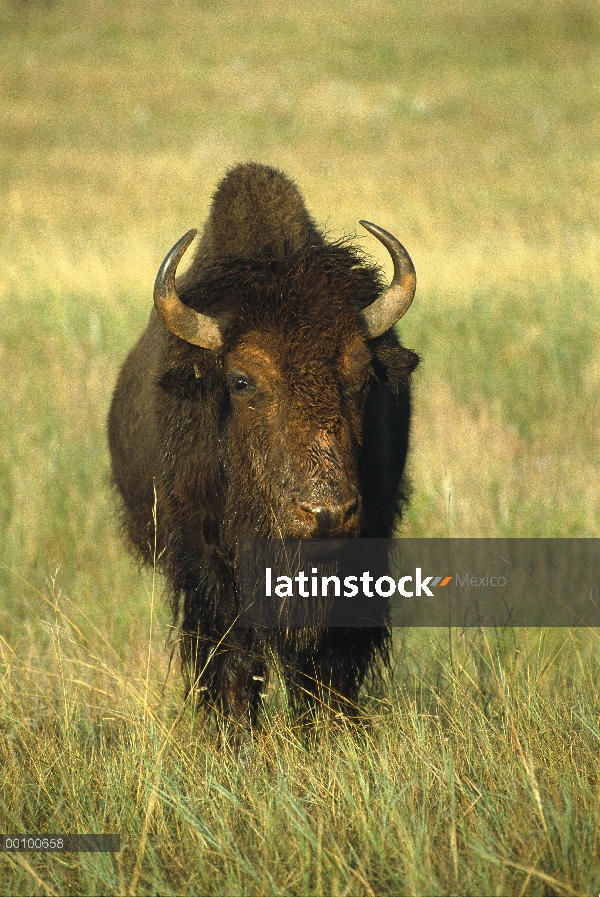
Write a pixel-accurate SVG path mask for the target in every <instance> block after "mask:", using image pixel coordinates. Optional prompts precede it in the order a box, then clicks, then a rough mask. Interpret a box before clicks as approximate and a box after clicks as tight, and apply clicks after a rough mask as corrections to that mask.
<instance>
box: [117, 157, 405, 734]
mask: <svg viewBox="0 0 600 897" xmlns="http://www.w3.org/2000/svg"><path fill="white" fill-rule="evenodd" d="M381 290H382V284H381V281H380V278H379V276H378V272H377V271H376V269H374V268H372V267H371V266H369V265H367V264H365V262H364V261H363V259H362V258H361V256H360V255H359V254H358V253H357V251H356V250H355V249H353V248H352V247H351V246H349V245H347V244H345V243H328V242H326V241H325V239H324V238H323V236H322V234H321V233H320V232H319V231H318V230H317V228H316V226H315V225H314V223H313V221H312V219H311V218H310V216H309V215H308V213H307V212H306V209H305V207H304V203H303V201H302V198H301V196H300V193H299V192H298V190H297V188H296V187H295V185H294V184H293V183H292V182H291V181H289V180H288V179H287V178H286V177H285V176H284V175H282V174H281V173H280V172H278V171H276V170H274V169H271V168H267V167H265V166H261V165H255V164H248V165H240V166H238V167H236V168H234V169H233V170H232V171H231V172H230V173H229V174H228V175H227V176H226V177H225V178H224V180H223V181H222V182H221V184H220V185H219V187H218V189H217V192H216V194H215V197H214V200H213V205H212V209H211V212H210V215H209V218H208V221H207V224H206V227H205V231H204V235H203V237H202V239H201V241H200V245H199V248H198V250H197V253H196V256H195V258H194V260H193V262H192V265H191V267H190V269H189V270H188V271H187V272H186V274H185V275H184V276H183V277H181V278H180V279H179V281H178V292H179V294H180V296H181V298H182V300H183V301H184V302H185V303H186V304H188V305H189V306H191V307H192V308H194V309H196V310H198V311H202V312H207V313H213V314H217V313H218V314H219V315H221V316H223V315H228V319H229V321H230V324H229V325H228V327H227V329H226V331H225V333H224V346H223V350H222V351H221V352H219V353H213V352H211V351H209V350H207V349H202V348H197V347H195V346H192V345H190V344H188V343H185V342H183V341H182V340H181V339H179V338H178V337H176V336H174V335H173V334H171V333H170V332H169V331H167V330H166V329H165V327H164V326H163V324H162V323H161V321H160V320H159V318H158V316H157V314H156V312H154V311H153V312H152V314H151V317H150V322H149V324H148V327H147V329H146V331H145V333H144V334H143V335H142V337H141V339H140V340H139V342H138V344H137V345H136V346H135V348H134V349H133V351H132V352H131V354H130V356H129V358H128V359H127V361H126V362H125V365H124V366H123V369H122V371H121V375H120V377H119V381H118V383H117V387H116V390H115V394H114V398H113V403H112V407H111V411H110V416H109V442H110V449H111V456H112V469H113V479H114V482H115V484H116V486H117V488H118V490H119V492H120V494H121V497H122V501H123V510H124V523H125V527H126V530H127V533H128V536H129V539H130V542H131V544H132V546H133V547H134V548H135V550H136V551H137V552H138V553H139V555H140V556H141V557H142V558H143V560H144V561H146V562H148V563H151V562H152V558H153V543H154V524H153V514H152V511H153V505H154V488H155V489H156V496H157V510H158V515H157V539H158V552H159V553H160V556H161V566H162V568H163V569H164V572H165V574H166V577H167V580H168V583H169V585H170V588H171V593H172V602H173V612H174V618H175V622H176V624H178V625H180V626H181V631H182V638H181V656H182V662H183V666H184V668H185V670H186V671H187V673H188V675H189V676H190V677H191V681H192V682H193V681H194V679H197V678H198V677H201V683H200V684H201V686H203V690H202V691H201V692H200V694H201V695H202V696H204V697H205V698H207V699H208V700H209V701H210V702H212V703H213V704H216V705H217V706H220V707H221V709H222V710H223V711H224V712H225V714H226V715H227V716H229V717H231V718H234V719H245V720H246V721H247V722H254V720H255V717H256V710H257V704H258V701H259V692H260V690H261V689H262V688H263V687H264V684H263V683H262V682H261V681H260V680H259V679H257V678H253V677H265V676H266V675H267V667H266V660H265V658H266V657H267V656H268V654H269V652H272V651H275V652H276V653H277V655H278V656H279V658H280V660H281V661H282V663H283V664H284V667H285V668H286V670H287V672H288V678H289V682H290V688H291V693H292V696H293V698H294V700H296V701H297V702H298V703H302V696H303V695H305V694H306V693H307V692H308V693H311V694H313V695H316V694H317V693H319V694H320V695H321V696H323V692H322V691H321V692H320V691H319V689H320V688H321V687H322V686H324V687H326V688H327V687H328V688H329V689H330V690H331V691H330V693H331V694H335V695H336V700H335V701H334V703H336V702H337V704H338V705H340V704H343V703H344V702H345V701H346V702H355V701H356V699H357V695H358V689H359V688H360V685H361V683H362V681H363V679H364V677H365V675H366V673H367V672H368V670H369V669H371V668H372V666H373V664H374V662H375V661H376V659H377V657H378V656H385V653H386V645H387V639H388V632H387V631H386V630H381V629H354V630H345V629H333V628H332V629H326V628H325V629H322V630H320V631H317V632H315V631H312V630H311V631H310V632H308V631H307V632H305V633H304V634H302V633H301V634H300V635H299V636H297V637H295V638H291V637H289V636H288V635H286V634H285V633H283V632H281V631H277V630H272V631H270V632H265V631H258V630H256V629H246V630H243V629H232V630H231V631H229V630H230V627H231V625H232V623H233V621H234V619H235V617H236V614H237V613H238V610H239V607H238V603H239V598H238V591H237V582H236V573H235V570H236V559H237V543H238V540H239V539H240V538H244V537H249V538H253V537H275V538H279V537H281V536H289V537H300V538H306V537H310V536H314V535H319V536H351V537H352V536H364V537H389V536H390V535H391V532H392V527H393V523H394V520H395V518H396V516H397V514H398V513H399V511H400V508H401V503H402V500H403V490H402V473H403V469H404V462H405V458H406V451H407V443H408V430H409V414H410V406H409V388H408V381H409V375H410V372H411V371H412V370H413V369H414V367H415V366H416V364H417V357H416V356H415V355H414V353H412V352H411V351H409V350H407V349H404V348H402V347H401V346H400V345H399V343H398V340H397V338H396V336H395V334H394V333H393V331H388V333H386V334H384V335H383V336H381V337H379V338H378V339H375V340H371V341H367V340H366V339H365V336H364V331H363V325H362V322H361V319H360V316H359V312H360V310H361V309H362V308H364V307H365V306H367V305H369V304H370V303H371V302H372V301H373V300H374V299H375V298H377V296H378V295H379V294H380V292H381ZM241 374H243V378H242V380H243V382H246V383H249V386H248V387H247V388H246V389H243V390H241V391H240V389H239V387H240V375H241ZM248 390H250V392H248ZM314 508H317V509H325V511H324V512H321V511H320V510H319V514H318V515H316V514H313V513H312V512H311V510H310V509H314ZM340 508H343V509H344V510H343V512H340V511H339V509H340ZM307 509H308V510H307ZM327 509H333V510H332V511H331V513H330V512H329V511H328V510H327ZM336 509H338V510H336ZM226 633H228V634H227V635H226V636H225V634H226ZM224 636H225V638H224V640H223V641H222V642H221V640H222V639H223V637H224ZM217 644H219V648H218V650H217V651H216V652H215V651H214V648H215V645H217Z"/></svg>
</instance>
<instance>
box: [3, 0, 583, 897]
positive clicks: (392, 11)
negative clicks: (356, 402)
mask: <svg viewBox="0 0 600 897" xmlns="http://www.w3.org/2000/svg"><path fill="white" fill-rule="evenodd" d="M599 48H600V7H599V6H598V3H597V2H596V0H548V2H547V3H546V4H543V5H542V4H539V3H535V2H533V0H503V2H500V0H479V2H476V0H455V2H449V0H440V2H438V3H435V4H434V3H426V2H424V0H406V2H405V3H402V4H401V3H398V2H394V0H381V2H379V3H377V4H373V3H368V2H366V0H348V2H346V3H343V4H342V3H332V2H325V0H305V2H303V3H300V2H298V0H288V2H286V3H279V4H276V3H274V2H268V0H253V2H248V0H188V2H183V0H181V2H179V0H162V2H160V3H159V2H157V0H146V2H145V3H141V2H139V0H132V2H126V3H123V2H116V0H82V2H75V0H0V69H1V72H2V77H1V78H0V148H1V152H0V196H1V197H2V207H3V208H4V213H3V225H4V226H3V227H2V228H1V229H0V261H1V270H2V275H3V276H2V278H1V280H0V307H1V315H0V415H1V416H0V423H1V428H0V831H1V832H12V833H30V832H119V833H120V834H121V843H122V850H121V852H120V853H119V854H94V853H89V854H85V853H80V854H69V855H49V854H24V853H22V854H18V855H8V854H0V893H3V894H16V895H26V894H49V895H52V894H61V895H62V894H118V895H124V894H132V895H133V894H156V893H160V894H190V895H191V894H215V895H221V894H236V895H237V894H257V895H262V894H281V895H287V894H290V895H309V894H310V895H312V894H314V895H329V894H332V895H339V897H342V895H354V894H357V895H358V894H360V895H363V894H365V895H377V897H380V895H387V894H389V895H396V894H411V895H429V894H440V895H443V894H456V893H462V894H470V895H491V894H496V895H503V894H515V895H530V894H531V895H549V894H557V895H580V894H592V893H598V892H599V891H600V797H599V795H600V790H599V789H600V786H599V779H600V776H599V772H600V770H599V759H600V703H599V699H598V682H599V680H600V653H599V649H600V645H599V643H598V633H597V632H595V631H557V630H555V631H551V630H549V631H535V630H531V631H507V632H494V633H491V632H488V631H481V632H475V631H466V632H456V631H450V632H441V631H437V630H436V631H423V630H419V631H416V630H413V631H407V632H398V633H396V651H395V656H396V663H395V666H396V668H395V671H394V675H393V677H392V678H390V680H389V681H388V682H387V683H386V684H385V685H384V687H383V688H382V687H378V688H375V687H373V688H366V689H365V690H364V694H363V696H362V699H361V700H362V704H363V709H364V711H365V715H366V717H367V718H368V724H367V725H365V726H364V727H346V726H345V725H342V724H340V725H337V726H334V725H332V724H331V723H330V722H327V721H322V722H321V724H320V725H319V727H318V734H316V732H311V731H309V732H308V733H307V732H306V731H304V730H302V729H298V727H297V726H296V725H295V723H294V720H293V719H292V718H290V716H289V714H288V709H287V707H286V703H285V698H284V691H283V688H282V686H281V683H280V681H279V678H278V674H277V673H275V674H274V675H273V676H272V678H271V681H270V683H269V684H268V687H267V685H266V684H265V688H266V691H265V694H266V695H267V696H266V697H265V698H264V720H263V726H262V728H261V730H260V732H258V733H257V734H256V736H255V738H254V741H253V743H252V745H251V746H250V748H249V749H248V750H247V751H246V752H245V754H244V755H243V756H239V755H236V754H234V753H232V752H231V751H230V750H229V749H228V748H227V747H224V746H223V743H222V741H221V740H220V738H219V733H218V731H217V730H216V728H215V725H214V721H213V722H211V721H210V720H206V719H204V718H203V717H202V716H201V715H199V714H198V713H196V712H195V709H194V707H193V706H191V705H190V704H184V702H183V698H182V687H181V681H180V678H179V675H178V673H177V670H176V666H177V665H176V664H175V663H174V664H173V665H172V667H171V666H170V665H169V647H168V640H169V636H170V633H169V621H168V616H167V614H166V612H165V610H164V606H163V597H164V595H163V584H162V582H161V580H160V578H159V577H153V575H152V571H140V570H138V568H137V567H136V565H135V563H134V562H133V561H131V560H130V558H129V557H128V556H127V554H126V551H125V549H124V547H123V544H122V542H121V540H120V537H119V533H118V527H117V522H116V520H115V503H114V498H113V496H112V494H111V490H110V486H109V462H108V451H107V447H106V438H105V418H106V413H107V410H108V404H109V401H110V396H111V392H112V389H113V387H114V383H115V379H116V375H117V372H118V369H119V366H120V364H121V363H122V361H123V360H124V358H125V355H126V353H127V351H128V349H129V348H130V347H131V346H132V344H133V342H134V341H135V340H136V338H137V336H138V335H139V333H140V332H141V330H142V329H143V327H144V325H145V322H146V320H147V317H148V315H149V312H150V308H151V296H152V284H153V281H154V276H155V273H156V270H157V268H158V265H159V264H160V262H161V261H162V258H163V256H164V254H165V253H166V251H167V250H168V249H169V248H170V247H171V245H172V244H173V243H174V242H175V240H176V239H177V238H178V237H179V236H180V235H181V234H183V233H184V232H185V231H186V230H188V229H189V228H190V227H192V226H201V225H202V222H203V220H204V218H205V216H206V213H207V209H208V204H209V201H210V196H211V194H212V191H213V190H214V187H215V185H216V183H217V181H218V179H219V178H220V177H221V176H222V174H223V172H224V171H225V169H226V168H227V166H229V165H231V164H234V163H236V162H239V161H243V160H247V159H254V160H256V161H260V162H265V163H269V164H274V165H277V166H278V167H280V168H282V169H283V170H284V171H286V172H287V173H288V174H290V175H291V176H292V177H294V178H295V180H296V181H297V182H298V184H299V185H300V187H301V189H302V191H303V194H304V196H305V199H306V203H307V206H308V208H309V209H310V211H311V212H312V213H313V214H314V216H315V218H316V219H317V221H318V222H320V223H321V224H324V225H326V227H327V230H328V232H329V233H330V234H331V235H332V236H334V237H337V236H341V235H343V234H356V236H357V239H359V240H360V245H361V246H362V247H363V248H364V250H365V251H367V252H369V253H371V254H372V256H373V257H374V258H375V259H377V260H378V261H379V262H380V263H381V264H382V266H383V267H384V268H385V270H386V271H388V272H389V270H390V264H389V259H388V257H387V254H386V252H385V250H384V249H383V248H382V247H381V246H379V244H377V242H376V241H375V240H373V239H372V238H371V237H369V236H367V235H362V234H359V233H358V231H359V230H361V229H360V228H359V226H358V219H359V218H367V219H369V220H371V221H375V222H377V223H379V224H380V225H381V226H383V227H385V228H387V229H389V230H391V231H392V232H393V233H395V234H396V235H397V236H398V238H399V239H400V240H401V241H402V242H403V243H404V244H405V245H406V247H407V249H408V250H409V252H410V254H411V256H412V258H413V261H414V263H415V266H416V269H417V275H418V282H419V283H418V288H417V296H416V299H415V302H414V303H413V306H412V308H411V310H410V312H409V314H408V315H407V317H406V319H405V320H404V321H403V322H402V328H401V330H402V337H403V341H404V342H405V344H406V345H407V346H409V347H410V348H412V349H414V350H416V351H417V352H419V354H420V355H421V356H422V359H423V361H422V365H421V367H420V368H419V370H418V371H417V373H416V375H415V380H414V383H415V389H414V396H415V416H414V425H413V434H412V435H413V438H412V451H411V456H410V475H411V480H412V499H411V505H410V508H409V510H408V512H407V514H406V517H405V519H404V521H403V523H402V524H401V525H400V526H399V530H398V533H399V535H405V536H442V537H445V536H453V537H456V536H458V537H462V536H465V537H466V536H470V537H474V536H506V537H511V536H523V537H532V536H550V537H565V536H573V537H596V536H598V534H599V530H600V462H599V461H598V451H597V446H598V437H599V435H600V434H599V428H600V356H599V354H598V346H599V344H600V314H599V312H600V289H599V288H600V205H599V203H598V187H599V180H600V178H599V174H600V170H599V162H600V139H599V138H600V133H599V131H600V128H599V125H598V122H600V90H599V88H600V74H599V73H600V53H599Z"/></svg>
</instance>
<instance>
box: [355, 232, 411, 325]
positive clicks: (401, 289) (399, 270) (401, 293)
mask: <svg viewBox="0 0 600 897" xmlns="http://www.w3.org/2000/svg"><path fill="white" fill-rule="evenodd" d="M359 224H362V226H363V227H364V228H365V230H368V231H369V233H370V234H373V236H374V237H376V238H377V239H378V240H379V242H380V243H383V245H384V246H385V248H386V249H387V251H388V252H389V254H390V255H391V257H392V262H393V263H394V276H393V277H392V282H391V284H390V285H389V287H388V288H387V290H386V291H385V293H384V294H383V296H380V297H379V299H376V300H375V302H372V303H371V305H369V306H367V308H365V309H363V312H362V319H363V321H364V324H365V327H366V328H367V336H368V338H369V339H375V337H376V336H381V334H382V333H385V332H386V330H389V329H390V327H393V326H394V324H395V323H396V321H399V320H400V318H401V317H402V315H404V314H406V312H407V311H408V309H409V307H410V303H411V302H412V301H413V296H414V295H415V290H416V288H417V275H416V272H415V266H414V265H413V263H412V260H411V257H410V256H409V254H408V252H407V251H406V249H405V248H404V246H403V245H402V243H400V242H399V241H398V240H397V239H396V238H395V237H393V236H392V235H391V234H390V233H388V232H387V231H386V230H384V229H383V228H382V227H378V225H377V224H371V222H370V221H360V222H359Z"/></svg>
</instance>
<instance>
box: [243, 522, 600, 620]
mask: <svg viewBox="0 0 600 897" xmlns="http://www.w3.org/2000/svg"><path fill="white" fill-rule="evenodd" d="M239 560H240V566H239V572H240V617H239V620H238V625H240V626H245V627H247V626H251V627H255V626H264V627H268V628H273V627H276V628H297V627H312V626H342V627H371V626H386V625H391V626H493V627H505V626H525V627H529V626H598V627H600V597H599V591H600V589H599V584H600V539H337V540H336V539H332V540H306V541H296V540H285V541H277V540H261V539H255V540H252V539H248V540H244V541H243V542H241V543H240V556H239Z"/></svg>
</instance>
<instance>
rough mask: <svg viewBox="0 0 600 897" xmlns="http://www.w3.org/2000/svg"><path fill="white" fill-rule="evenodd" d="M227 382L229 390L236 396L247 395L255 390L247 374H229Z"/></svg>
mask: <svg viewBox="0 0 600 897" xmlns="http://www.w3.org/2000/svg"><path fill="white" fill-rule="evenodd" d="M227 380H228V382H229V389H230V390H231V392H233V393H235V395H237V396H242V395H249V394H250V393H251V392H254V390H255V388H256V387H255V386H254V383H253V382H252V380H251V378H250V377H249V376H248V375H247V374H239V373H232V374H229V376H228V378H227Z"/></svg>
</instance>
